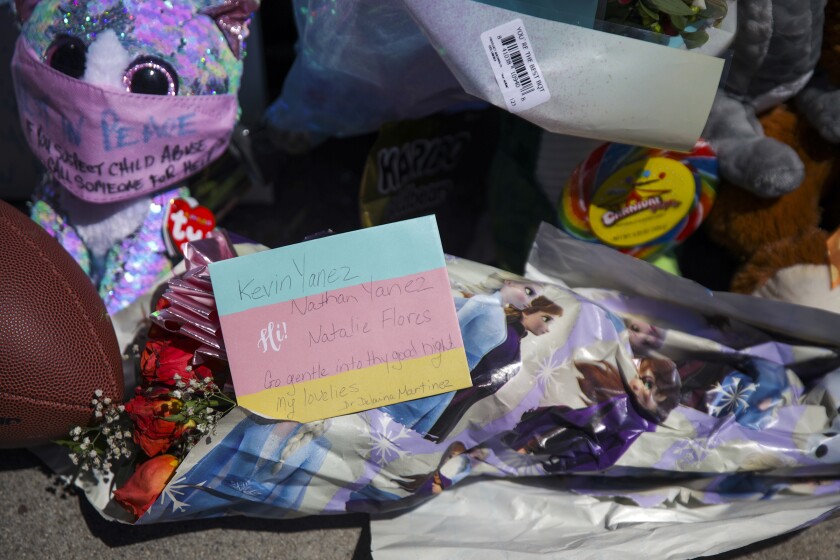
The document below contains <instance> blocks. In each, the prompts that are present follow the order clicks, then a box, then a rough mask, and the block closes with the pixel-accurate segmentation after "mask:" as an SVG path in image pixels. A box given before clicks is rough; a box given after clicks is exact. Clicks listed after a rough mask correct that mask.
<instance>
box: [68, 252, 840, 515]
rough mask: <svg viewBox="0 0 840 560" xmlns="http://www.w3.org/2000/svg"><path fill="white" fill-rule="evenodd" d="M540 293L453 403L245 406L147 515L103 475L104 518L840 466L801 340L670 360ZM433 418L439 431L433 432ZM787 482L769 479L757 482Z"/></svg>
mask: <svg viewBox="0 0 840 560" xmlns="http://www.w3.org/2000/svg"><path fill="white" fill-rule="evenodd" d="M446 263H447V272H448V275H449V279H450V286H451V288H452V289H451V293H452V297H453V298H459V297H463V295H464V293H473V297H478V296H479V295H480V294H485V295H491V294H493V293H494V292H495V291H498V289H496V290H493V289H492V288H484V289H486V291H484V292H482V291H481V290H480V289H475V288H473V289H472V291H471V292H465V290H464V289H463V288H464V286H467V285H469V286H473V287H475V286H481V285H483V283H484V281H485V280H487V279H488V278H490V277H491V275H493V274H496V273H497V271H496V270H495V269H493V268H492V267H488V266H485V265H480V264H476V263H473V262H470V261H466V260H462V259H458V258H455V257H447V260H446ZM520 281H521V282H523V283H527V282H526V281H525V280H524V279H522V280H520ZM531 295H534V297H533V298H530V299H529V301H528V302H527V305H525V306H524V307H523V308H522V309H518V308H516V307H515V306H507V307H502V306H501V305H500V304H499V305H498V307H499V308H500V309H502V310H503V312H504V316H505V324H506V328H507V333H506V336H505V340H504V341H503V342H502V343H501V344H499V345H498V346H496V347H495V348H493V349H491V350H489V351H488V352H487V353H486V354H485V355H484V356H483V358H482V359H481V360H479V361H478V363H476V365H475V367H474V368H473V372H472V373H473V378H474V387H472V388H469V389H463V390H460V391H454V392H451V393H448V394H447V395H446V396H445V398H442V399H441V400H440V401H437V402H435V401H432V400H429V399H421V400H418V401H412V402H411V403H401V404H410V405H412V406H415V407H416V408H415V409H414V412H416V413H417V415H416V417H412V416H411V415H410V414H409V412H411V409H410V407H406V408H403V409H402V412H405V415H400V414H397V413H396V411H397V410H399V409H398V408H397V407H396V406H394V405H392V406H389V407H383V408H379V409H371V410H366V411H363V412H359V413H355V414H349V415H345V416H339V417H335V418H331V419H329V420H325V421H317V422H311V423H307V424H300V423H297V422H293V421H275V420H268V419H265V418H262V417H260V416H257V415H254V414H252V413H250V412H248V411H247V410H246V409H244V408H242V407H236V408H234V409H232V410H231V411H230V412H229V413H228V414H227V415H226V416H224V417H223V418H222V419H221V420H220V421H219V422H218V423H217V425H216V435H214V436H213V437H211V438H209V439H206V440H202V441H200V442H199V443H198V444H196V446H195V447H193V448H192V450H191V451H190V453H189V454H188V455H187V456H186V458H185V459H184V461H183V462H182V463H181V464H180V465H179V467H178V468H177V470H176V471H175V473H174V475H173V476H172V478H171V480H170V481H169V483H168V484H167V485H166V487H165V488H164V490H163V492H162V493H161V494H160V496H159V498H157V499H156V500H154V502H153V503H152V505H151V506H150V507H149V509H148V510H147V511H146V512H145V513H144V514H143V515H142V516H140V517H139V519H131V518H129V517H126V516H125V514H124V513H118V512H117V511H116V510H118V509H119V508H115V507H114V505H113V503H112V502H111V501H109V500H108V499H104V500H103V499H102V496H103V495H105V496H107V495H108V494H107V489H106V490H105V491H104V492H103V490H102V488H103V486H107V485H105V483H104V482H100V483H99V484H98V485H96V484H95V481H94V484H93V485H92V486H89V487H88V490H90V489H91V488H99V489H100V490H99V501H97V502H96V504H97V507H98V508H99V509H100V510H101V511H103V513H104V514H105V515H106V516H111V517H113V518H116V519H120V520H122V521H126V522H129V523H139V524H146V523H157V522H163V521H174V520H185V519H201V518H208V517H218V516H225V515H251V516H259V517H272V518H284V517H296V516H303V515H314V514H337V513H344V512H386V511H394V510H399V509H404V508H407V507H410V506H412V505H415V504H418V503H419V502H422V501H424V500H427V499H430V498H433V497H434V496H436V495H438V494H440V493H441V492H446V491H447V489H448V488H451V487H452V486H454V485H457V484H459V483H460V482H462V481H464V480H467V479H470V478H474V477H523V476H531V477H532V476H546V475H555V474H563V475H575V477H578V476H580V477H581V478H580V482H579V483H574V484H573V486H574V488H575V491H576V492H580V493H591V494H592V495H594V496H600V495H605V494H610V495H621V496H625V497H628V498H629V499H631V500H638V503H640V504H642V505H645V504H658V503H666V501H667V499H666V498H667V496H666V497H663V496H662V495H660V494H656V492H653V494H650V493H645V492H632V491H630V490H627V488H625V487H627V484H625V485H624V487H622V486H621V483H617V484H618V485H617V486H610V484H611V483H610V482H607V481H603V480H600V481H599V480H598V477H603V478H607V479H614V480H621V479H622V478H623V477H624V476H626V475H633V476H635V477H638V476H643V477H645V480H651V481H653V480H657V479H659V480H662V481H663V483H662V484H663V487H665V486H667V481H669V480H674V479H675V478H677V477H685V476H694V477H696V476H698V475H699V476H701V478H702V479H703V480H707V483H702V484H700V483H698V485H697V493H696V495H697V496H701V501H702V500H705V499H707V500H712V501H713V500H717V501H721V502H726V501H727V500H737V499H742V497H740V496H739V495H738V494H737V492H735V491H734V490H732V491H730V490H728V488H730V486H731V485H730V484H729V482H730V481H728V480H727V477H730V476H741V477H743V475H745V474H750V475H755V476H756V477H760V476H763V475H765V474H768V475H773V474H778V473H779V472H782V471H780V469H784V471H783V472H785V473H794V474H795V475H796V474H798V473H802V475H803V476H812V475H813V474H814V473H818V472H820V471H819V469H827V468H834V469H836V462H834V463H832V462H831V461H832V458H833V457H835V455H836V452H835V451H834V449H835V448H836V447H837V446H836V444H835V442H834V440H833V439H832V438H831V437H830V436H828V435H826V434H827V433H828V432H829V430H830V428H831V427H832V426H833V424H834V423H836V418H837V412H836V407H837V400H836V399H835V398H834V397H831V398H829V396H827V395H833V394H834V393H833V392H832V391H834V388H833V387H834V386H833V385H832V386H830V387H829V386H828V385H826V386H820V387H816V386H814V391H815V392H813V393H811V392H809V391H810V389H811V385H809V384H808V383H805V382H803V381H802V380H800V379H799V378H798V376H797V375H796V374H795V373H794V372H793V370H792V369H791V368H790V367H789V366H790V365H791V363H792V362H791V357H792V356H794V355H795V354H796V353H795V352H792V348H791V347H790V346H789V345H786V344H784V343H782V342H778V341H775V342H773V341H768V342H765V343H763V344H758V345H755V346H752V347H742V348H738V349H737V350H736V349H733V348H724V347H723V346H722V345H721V344H720V343H716V344H718V345H720V347H721V351H720V352H718V353H717V354H714V353H713V352H711V351H710V348H711V347H710V346H708V345H705V346H701V348H702V350H703V354H702V355H703V357H704V360H705V362H704V364H712V365H714V366H715V367H711V366H710V367H709V368H707V369H702V368H700V369H698V370H696V371H688V370H685V371H683V370H681V369H680V367H681V366H680V364H679V363H678V362H676V361H674V360H670V359H668V358H666V357H663V356H652V355H644V354H638V355H636V354H634V351H633V347H632V346H631V344H630V337H631V333H630V331H629V330H628V328H627V326H626V321H625V319H626V317H625V318H622V317H620V316H619V315H617V314H615V313H613V312H612V311H610V310H609V309H608V308H607V306H605V305H603V302H604V301H606V299H605V298H601V300H599V301H598V302H596V301H593V300H591V299H589V298H587V297H584V296H583V295H581V294H579V293H576V292H575V291H572V290H570V289H568V288H565V287H561V286H559V285H556V284H553V283H551V282H549V281H546V280H544V279H541V282H540V284H539V295H537V294H531ZM467 299H469V298H467ZM642 307H644V306H642ZM640 310H641V311H645V310H644V309H641V308H640ZM646 311H647V312H646V313H644V314H640V315H644V316H645V318H646V319H647V320H650V321H653V323H651V324H658V323H657V315H658V313H657V310H656V309H655V306H651V307H650V308H649V309H647V310H646ZM671 311H673V310H671ZM669 317H670V321H663V324H667V325H668V327H669V328H670V329H672V330H673V329H674V327H675V325H676V324H677V322H678V321H676V315H673V314H672V315H670V316H669ZM693 322H694V318H690V321H689V323H691V324H694V323H693ZM664 334H665V338H666V339H667V338H669V337H670V333H664ZM694 336H696V335H694ZM706 340H708V339H706ZM663 348H664V346H663ZM681 350H683V351H685V350H686V348H681ZM683 357H684V356H683ZM696 358H697V357H696V356H694V359H695V360H694V361H699V360H697V359H696ZM686 363H688V362H686ZM684 373H686V375H684ZM688 374H690V375H688ZM695 390H697V391H699V392H698V393H697V395H699V396H698V398H696V399H695V400H694V401H690V399H688V398H687V395H689V396H692V397H693V396H696V395H695ZM835 392H836V391H835ZM423 401H427V403H428V402H433V403H434V404H436V405H440V406H439V408H437V409H434V410H432V409H433V408H434V407H424V406H423V405H420V404H418V403H422V402H423ZM435 415H436V416H435ZM427 416H428V418H426V417H427ZM418 418H420V419H421V420H424V421H426V422H427V425H428V426H429V427H428V428H426V429H424V430H421V429H418V427H419V426H421V423H419V422H418V421H417V420H418ZM432 419H433V420H432ZM87 480H88V484H91V481H90V480H89V479H87ZM82 482H84V480H82ZM731 482H732V484H735V482H736V479H732V481H731ZM570 484H572V483H571V482H570ZM782 486H784V485H782ZM782 486H779V485H772V484H769V483H768V484H764V483H763V482H762V481H761V479H755V483H754V484H752V486H751V488H753V487H754V490H750V492H752V494H751V495H753V494H755V493H756V492H759V493H760V492H762V491H763V490H762V489H767V491H772V489H773V488H781V487H782ZM787 486H791V485H790V484H788V485H787ZM623 488H624V489H623ZM797 488H799V489H798V490H797V491H803V492H807V491H809V490H808V489H807V488H812V489H813V491H814V492H817V491H824V490H825V489H826V488H831V485H817V486H813V487H811V486H808V485H804V486H803V485H799V486H797ZM706 489H708V490H709V491H708V492H707V497H706V498H702V496H703V495H704V494H703V492H704V491H705V490H706ZM714 489H719V490H720V491H719V492H715V491H714ZM93 493H95V492H93ZM692 495H694V494H692ZM698 503H699V502H698ZM689 506H690V504H689Z"/></svg>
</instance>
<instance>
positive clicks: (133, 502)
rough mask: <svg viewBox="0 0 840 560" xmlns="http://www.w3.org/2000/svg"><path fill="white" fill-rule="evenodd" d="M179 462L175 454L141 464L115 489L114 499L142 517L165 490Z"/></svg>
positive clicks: (154, 458)
mask: <svg viewBox="0 0 840 560" xmlns="http://www.w3.org/2000/svg"><path fill="white" fill-rule="evenodd" d="M179 462H180V461H179V460H178V458H177V457H175V456H174V455H158V456H157V457H153V458H151V459H149V460H148V461H146V462H145V463H142V464H140V466H138V467H137V470H136V471H134V474H133V475H131V478H129V479H128V482H126V483H125V484H124V485H123V486H122V487H121V488H119V489H117V490H116V491H114V499H115V500H116V501H117V502H118V503H119V504H120V505H121V506H123V507H124V508H125V509H127V510H128V511H130V512H131V513H133V514H134V515H135V517H140V516H141V515H143V513H145V511H146V510H147V509H149V507H151V505H152V503H153V502H154V501H155V500H156V499H157V497H158V496H160V493H161V492H163V488H164V487H165V486H166V483H167V482H169V479H170V478H172V475H173V474H174V473H175V469H176V468H178V463H179Z"/></svg>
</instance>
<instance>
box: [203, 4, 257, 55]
mask: <svg viewBox="0 0 840 560" xmlns="http://www.w3.org/2000/svg"><path fill="white" fill-rule="evenodd" d="M259 7H260V4H259V2H257V1H256V0H223V1H222V2H220V3H218V4H215V5H211V6H208V7H206V8H202V9H201V10H200V13H202V14H205V15H208V16H210V17H211V18H213V19H214V20H215V21H216V25H218V26H219V29H221V31H222V34H224V36H225V39H227V42H228V45H229V46H230V50H231V51H233V55H234V56H235V57H236V58H238V59H241V58H242V51H243V48H244V45H245V39H247V38H248V24H249V23H250V21H251V14H252V13H254V12H255V11H257V9H258V8H259Z"/></svg>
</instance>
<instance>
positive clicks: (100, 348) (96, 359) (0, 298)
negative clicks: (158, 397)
mask: <svg viewBox="0 0 840 560" xmlns="http://www.w3.org/2000/svg"><path fill="white" fill-rule="evenodd" d="M96 389H102V391H103V392H104V393H105V395H107V396H110V397H111V398H112V399H119V400H122V397H123V374H122V360H121V355H120V349H119V346H118V344H117V338H116V334H115V333H114V329H113V327H112V325H111V319H110V318H109V317H108V313H107V312H106V311H105V306H104V304H103V303H102V300H101V299H100V297H99V294H98V293H97V292H96V289H95V288H94V286H93V284H92V283H91V281H90V280H89V279H88V277H87V276H86V275H85V273H84V271H82V269H81V268H80V267H79V265H78V264H77V263H76V261H74V260H73V258H72V257H71V256H70V255H69V254H68V253H67V252H66V251H65V250H64V248H63V247H62V246H61V245H60V244H59V243H58V242H57V241H56V240H55V239H53V238H52V237H50V236H49V235H48V234H47V233H46V232H45V231H44V230H42V229H41V228H40V227H39V226H38V225H37V224H36V223H35V222H33V221H32V220H30V219H29V217H27V216H26V215H25V214H23V213H22V212H20V211H19V210H17V209H16V208H14V207H12V206H10V205H9V204H7V203H5V202H3V201H2V200H0V447H25V446H29V445H34V444H39V443H44V442H47V441H49V440H52V439H63V438H65V437H66V436H67V434H68V431H69V430H70V428H72V427H73V426H76V425H86V424H88V423H89V422H90V421H91V419H92V408H91V405H90V401H91V399H92V398H93V396H94V391H95V390H96Z"/></svg>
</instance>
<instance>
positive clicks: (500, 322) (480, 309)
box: [455, 272, 545, 370]
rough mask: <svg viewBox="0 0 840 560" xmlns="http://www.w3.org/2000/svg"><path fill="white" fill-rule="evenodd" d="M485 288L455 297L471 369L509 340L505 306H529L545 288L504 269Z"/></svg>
mask: <svg viewBox="0 0 840 560" xmlns="http://www.w3.org/2000/svg"><path fill="white" fill-rule="evenodd" d="M481 287H482V289H483V292H484V293H475V294H473V293H465V294H464V297H456V298H455V309H456V310H457V312H458V326H459V327H460V328H461V337H462V338H463V340H464V351H465V352H466V353H467V365H468V366H469V368H470V370H472V369H473V368H474V367H475V366H476V364H478V362H479V361H480V360H481V358H482V357H484V355H485V354H487V352H489V351H490V350H492V349H493V348H495V347H496V346H498V345H499V344H501V343H502V342H503V341H504V340H505V337H506V336H507V323H506V320H505V309H509V308H513V309H518V310H522V309H525V308H526V307H528V306H529V305H530V304H531V302H532V301H534V299H535V298H536V297H538V296H541V295H542V293H543V291H544V290H545V286H544V285H543V284H540V283H539V282H533V281H531V280H526V279H524V278H521V277H519V276H515V275H512V274H505V273H503V272H495V273H493V274H491V275H490V276H489V277H488V278H487V280H485V281H484V283H483V284H482V286H481ZM487 292H489V293H487Z"/></svg>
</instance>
